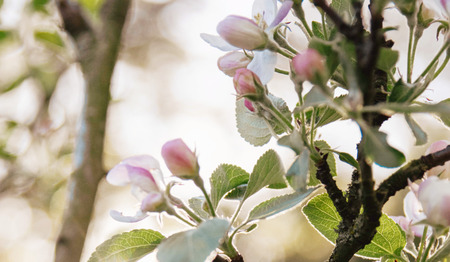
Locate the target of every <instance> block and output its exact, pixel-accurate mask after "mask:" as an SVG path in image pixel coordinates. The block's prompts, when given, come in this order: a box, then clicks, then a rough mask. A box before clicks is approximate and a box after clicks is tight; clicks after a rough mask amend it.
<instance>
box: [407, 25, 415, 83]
mask: <svg viewBox="0 0 450 262" xmlns="http://www.w3.org/2000/svg"><path fill="white" fill-rule="evenodd" d="M413 37H414V26H413V25H409V40H408V61H407V71H408V72H407V82H408V83H411V76H412V67H413V65H412V60H413V58H412V56H413V54H412V45H413V44H412V43H413Z"/></svg>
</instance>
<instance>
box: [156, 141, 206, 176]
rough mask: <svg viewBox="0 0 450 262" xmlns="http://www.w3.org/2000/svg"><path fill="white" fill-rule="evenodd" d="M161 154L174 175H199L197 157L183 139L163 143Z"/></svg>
mask: <svg viewBox="0 0 450 262" xmlns="http://www.w3.org/2000/svg"><path fill="white" fill-rule="evenodd" d="M161 155H162V157H163V158H164V161H165V162H166V165H167V168H169V170H170V172H172V174H173V175H174V176H177V177H179V178H182V179H194V178H196V177H197V176H198V175H199V173H198V172H199V166H198V162H197V157H196V156H195V153H194V152H192V151H191V150H190V149H189V147H188V146H187V145H186V144H185V143H184V142H183V140H181V139H179V138H178V139H174V140H171V141H169V142H167V143H165V144H164V145H163V147H162V150H161Z"/></svg>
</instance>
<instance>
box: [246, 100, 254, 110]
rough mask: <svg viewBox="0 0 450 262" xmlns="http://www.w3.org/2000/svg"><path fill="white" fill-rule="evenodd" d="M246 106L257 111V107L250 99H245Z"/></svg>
mask: <svg viewBox="0 0 450 262" xmlns="http://www.w3.org/2000/svg"><path fill="white" fill-rule="evenodd" d="M244 106H245V107H246V108H247V109H248V110H249V111H250V112H255V107H253V103H252V101H250V100H247V99H245V101H244Z"/></svg>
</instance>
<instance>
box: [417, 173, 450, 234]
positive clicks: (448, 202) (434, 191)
mask: <svg viewBox="0 0 450 262" xmlns="http://www.w3.org/2000/svg"><path fill="white" fill-rule="evenodd" d="M416 194H417V199H418V200H419V201H420V203H421V204H422V208H423V212H424V213H425V215H426V217H427V218H426V221H427V223H428V224H430V225H433V226H442V227H449V226H450V181H449V180H448V179H439V178H437V177H435V176H433V177H429V178H427V179H426V180H424V181H423V182H422V183H421V184H420V185H419V189H418V190H417V191H416Z"/></svg>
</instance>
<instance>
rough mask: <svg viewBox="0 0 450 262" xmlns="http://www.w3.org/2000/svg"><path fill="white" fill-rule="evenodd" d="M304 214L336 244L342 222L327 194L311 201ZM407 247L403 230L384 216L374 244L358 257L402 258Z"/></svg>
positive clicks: (373, 241)
mask: <svg viewBox="0 0 450 262" xmlns="http://www.w3.org/2000/svg"><path fill="white" fill-rule="evenodd" d="M303 213H304V214H305V216H306V217H307V218H308V221H309V223H311V225H312V226H313V227H314V228H315V229H316V230H317V231H319V232H320V233H321V234H322V235H323V236H324V237H325V238H326V239H328V240H329V241H330V242H332V243H335V242H336V239H337V236H338V234H337V233H336V231H335V230H336V229H337V227H338V225H339V223H340V221H341V217H340V216H339V214H338V212H337V211H336V208H335V207H334V205H333V203H332V201H331V199H330V198H329V197H328V195H327V194H321V195H318V196H316V197H314V198H313V199H311V200H310V201H309V202H308V204H306V206H305V207H303ZM405 245H406V237H405V233H404V232H403V230H402V229H401V228H400V227H399V226H398V225H397V224H396V223H395V222H394V221H393V220H392V219H390V218H389V217H388V216H386V215H385V214H383V215H382V216H381V219H380V226H378V227H377V233H376V234H375V236H374V238H373V240H372V242H371V243H370V244H369V245H367V246H366V247H365V248H364V249H363V250H360V251H359V252H358V253H357V255H360V256H364V257H368V258H380V257H394V258H395V257H400V256H401V251H402V249H403V248H404V246H405Z"/></svg>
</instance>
